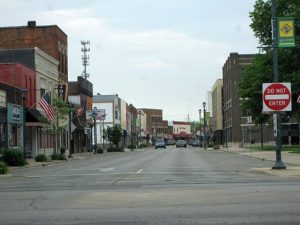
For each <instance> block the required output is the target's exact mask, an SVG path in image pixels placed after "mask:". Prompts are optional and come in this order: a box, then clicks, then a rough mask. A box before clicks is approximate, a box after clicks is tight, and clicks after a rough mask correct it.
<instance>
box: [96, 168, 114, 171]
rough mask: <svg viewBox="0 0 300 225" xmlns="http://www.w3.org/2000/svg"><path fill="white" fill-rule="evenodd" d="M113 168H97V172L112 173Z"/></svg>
mask: <svg viewBox="0 0 300 225" xmlns="http://www.w3.org/2000/svg"><path fill="white" fill-rule="evenodd" d="M114 169H115V168H114V167H109V168H99V170H100V171H101V172H108V171H112V170H114Z"/></svg>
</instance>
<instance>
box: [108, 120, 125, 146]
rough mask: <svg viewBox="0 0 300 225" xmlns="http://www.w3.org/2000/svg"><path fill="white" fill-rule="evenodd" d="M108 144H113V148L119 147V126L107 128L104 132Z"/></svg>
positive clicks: (120, 132)
mask: <svg viewBox="0 0 300 225" xmlns="http://www.w3.org/2000/svg"><path fill="white" fill-rule="evenodd" d="M105 132H106V133H107V137H108V140H109V142H111V143H113V144H114V145H115V146H117V147H119V142H120V141H121V137H122V128H121V126H120V125H115V126H113V127H107V129H106V130H105Z"/></svg>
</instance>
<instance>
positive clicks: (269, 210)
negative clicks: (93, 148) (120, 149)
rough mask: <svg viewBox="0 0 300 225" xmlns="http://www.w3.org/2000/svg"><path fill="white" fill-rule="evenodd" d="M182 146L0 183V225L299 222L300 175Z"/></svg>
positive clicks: (29, 172)
mask: <svg viewBox="0 0 300 225" xmlns="http://www.w3.org/2000/svg"><path fill="white" fill-rule="evenodd" d="M273 164H274V163H273V162H266V161H261V160H258V159H254V158H251V157H247V156H241V155H238V154H233V153H229V152H223V151H216V150H203V149H199V148H192V147H188V148H187V149H185V148H179V149H176V148H174V147H171V146H168V147H167V149H166V150H165V149H163V150H161V149H160V150H154V149H147V150H144V151H133V152H125V153H108V154H104V155H97V156H93V157H92V158H88V159H83V160H73V161H68V162H63V163H58V164H51V165H49V166H46V167H34V168H21V169H13V170H12V171H11V173H12V176H9V177H1V178H0V224H84V225H85V224H128V225H129V224H205V225H206V224H214V225H219V224H253V225H254V224H255V225H258V224H260V225H264V224H265V225H266V224H270V225H271V224H272V225H273V224H278V225H279V224H280V225H287V224H289V225H290V224H293V225H294V224H295V225H296V224H300V189H299V186H300V178H297V177H278V176H274V175H270V174H266V173H263V172H261V171H257V170H252V168H257V167H272V166H273Z"/></svg>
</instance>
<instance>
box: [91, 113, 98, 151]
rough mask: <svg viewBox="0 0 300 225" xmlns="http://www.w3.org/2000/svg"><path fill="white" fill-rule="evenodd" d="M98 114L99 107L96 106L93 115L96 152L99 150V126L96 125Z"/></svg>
mask: <svg viewBox="0 0 300 225" xmlns="http://www.w3.org/2000/svg"><path fill="white" fill-rule="evenodd" d="M97 116H98V112H97V108H96V107H95V108H94V109H93V111H92V117H93V120H94V153H96V150H97V126H96V118H97Z"/></svg>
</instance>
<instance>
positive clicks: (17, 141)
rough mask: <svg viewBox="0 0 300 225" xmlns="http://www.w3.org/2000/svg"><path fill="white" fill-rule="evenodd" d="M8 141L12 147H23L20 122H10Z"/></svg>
mask: <svg viewBox="0 0 300 225" xmlns="http://www.w3.org/2000/svg"><path fill="white" fill-rule="evenodd" d="M8 134H9V136H8V143H9V146H10V147H21V140H22V138H21V127H20V125H18V124H9V126H8Z"/></svg>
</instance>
